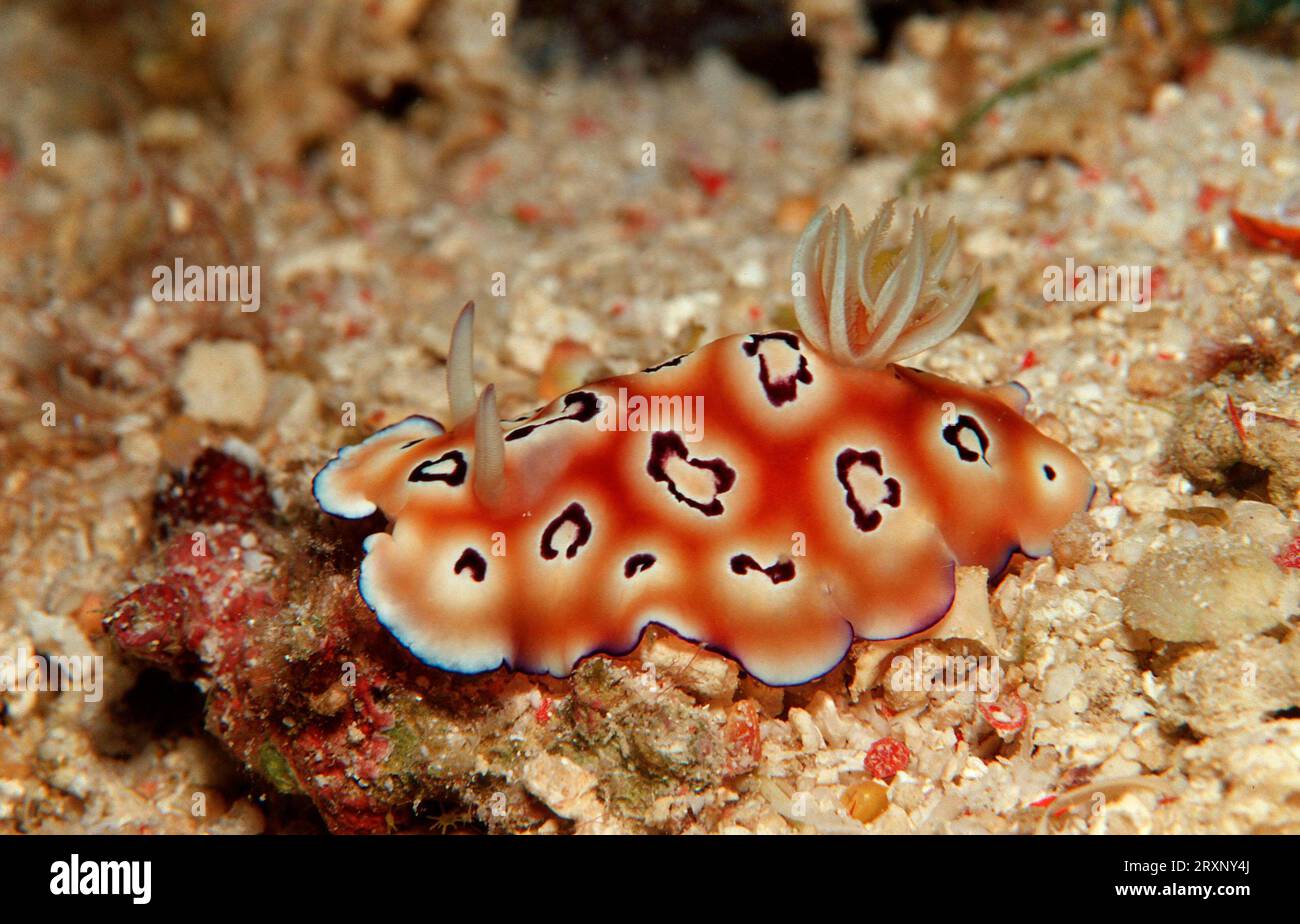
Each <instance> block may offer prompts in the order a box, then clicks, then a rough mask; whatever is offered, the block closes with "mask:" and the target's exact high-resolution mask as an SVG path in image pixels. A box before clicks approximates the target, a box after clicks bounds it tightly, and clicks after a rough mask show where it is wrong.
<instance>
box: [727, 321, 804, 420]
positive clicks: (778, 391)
mask: <svg viewBox="0 0 1300 924" xmlns="http://www.w3.org/2000/svg"><path fill="white" fill-rule="evenodd" d="M764 340H775V341H777V342H779V343H784V344H785V345H786V346H788V347H789V348H790V349H792V350H794V351H795V352H796V353H798V354H799V368H798V369H796V370H795V371H794V372H792V373H790V374H789V375H787V376H785V377H784V378H779V379H777V380H776V381H773V380H772V378H771V372H770V371H769V370H768V368H767V357H766V356H764V355H763V354H762V353H760V352H759V349H758V347H759V344H760V343H762V342H763V341H764ZM741 348H742V349H743V350H744V351H745V355H746V356H757V357H758V381H759V382H760V384H762V386H763V392H764V393H765V394H766V395H767V400H768V401H770V402H771V403H772V405H773V406H775V407H780V406H781V405H783V404H786V403H788V402H790V401H793V400H794V399H795V398H797V397H798V392H799V385H800V384H801V383H802V384H804V385H811V384H812V380H813V376H812V371H811V370H810V369H809V368H808V358H807V357H806V356H804V355H803V352H802V351H801V350H800V349H799V338H798V337H796V336H795V335H794V334H787V333H785V332H783V331H778V332H777V333H774V334H750V335H749V337H748V338H747V339H746V340H745V342H744V343H743V344H741Z"/></svg>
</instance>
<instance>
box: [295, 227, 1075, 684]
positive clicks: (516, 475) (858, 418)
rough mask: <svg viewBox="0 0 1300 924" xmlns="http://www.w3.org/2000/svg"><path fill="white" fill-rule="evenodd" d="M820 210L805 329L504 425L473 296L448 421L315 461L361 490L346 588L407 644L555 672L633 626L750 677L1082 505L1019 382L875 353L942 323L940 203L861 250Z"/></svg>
mask: <svg viewBox="0 0 1300 924" xmlns="http://www.w3.org/2000/svg"><path fill="white" fill-rule="evenodd" d="M890 218H891V208H890V207H889V206H888V205H887V206H886V207H885V208H883V209H882V210H881V211H880V213H879V215H878V216H877V217H876V219H875V220H874V221H873V222H872V223H871V225H870V226H869V227H868V228H867V229H866V230H865V231H864V232H859V231H858V230H857V229H855V227H854V225H853V222H852V219H851V217H850V216H849V214H848V212H847V210H846V209H844V208H842V207H841V208H840V209H838V210H836V211H835V212H834V213H829V212H827V210H825V209H823V210H822V211H821V212H819V213H818V214H817V215H816V216H814V218H813V220H812V221H811V222H810V224H809V226H808V228H807V229H806V230H805V231H804V234H803V237H802V238H801V240H800V242H799V245H798V247H797V249H796V251H795V255H794V263H793V277H792V278H793V282H794V287H795V288H794V292H795V308H796V313H797V316H798V319H799V325H800V328H801V331H802V333H794V332H789V331H767V332H761V333H753V334H747V335H738V336H731V337H724V338H722V339H720V340H716V341H714V342H712V343H710V344H708V345H706V346H703V347H701V348H700V349H698V350H696V351H694V352H693V353H690V354H687V355H684V356H678V357H675V358H672V359H669V360H667V361H666V362H663V363H660V364H659V365H657V366H654V367H652V368H650V369H646V370H645V371H643V372H639V373H636V374H633V375H624V376H618V377H615V378H611V379H607V380H604V381H601V382H596V383H593V384H590V385H586V386H583V387H581V388H578V389H575V390H573V391H570V392H568V393H567V394H564V395H562V396H561V397H559V398H557V399H556V400H555V401H552V402H551V403H550V404H548V405H547V406H546V407H544V408H542V409H541V410H540V411H538V412H537V413H535V414H533V415H531V416H529V417H527V418H524V419H519V420H515V421H509V422H506V424H505V426H504V427H503V426H502V423H501V421H500V420H499V418H498V416H497V408H496V396H495V391H494V388H493V387H492V386H488V387H487V388H486V389H484V390H483V392H482V393H481V394H478V395H477V396H476V393H475V388H474V383H473V378H472V371H471V361H472V337H473V334H472V325H473V314H474V312H473V306H472V304H471V305H467V306H466V308H465V310H464V311H462V313H461V316H460V318H459V320H458V321H457V323H456V327H455V329H454V331H453V334H452V347H451V351H450V355H449V360H448V372H447V375H448V390H449V392H450V398H451V418H452V424H453V425H452V426H451V428H450V429H444V428H443V427H442V426H441V425H440V424H439V423H438V422H437V421H435V420H432V419H430V418H427V417H418V416H417V417H409V418H407V419H405V420H403V421H401V422H400V423H396V424H393V425H392V426H390V427H387V428H385V429H383V430H380V431H379V432H377V433H375V434H373V435H372V436H370V437H369V438H368V439H366V440H364V441H363V442H361V443H359V444H357V445H355V446H349V447H346V448H344V449H342V450H340V451H339V453H338V455H337V456H336V457H335V458H334V459H333V460H332V461H330V462H329V464H327V465H326V466H325V467H324V468H323V469H322V470H321V471H320V473H319V474H318V475H317V476H316V478H315V481H314V483H313V489H314V493H315V496H316V499H317V501H318V502H319V504H320V506H321V507H322V508H323V509H324V510H325V511H326V512H328V513H330V514H334V515H336V516H340V517H348V518H360V517H366V516H369V515H371V514H373V513H374V512H375V511H376V510H379V511H382V512H383V514H384V515H385V516H386V517H387V518H388V520H389V522H390V528H389V530H388V531H387V532H379V533H375V534H374V535H371V536H369V537H368V538H367V539H366V540H365V552H366V555H365V558H364V560H363V562H362V565H361V576H360V590H361V594H362V596H363V597H364V598H365V600H366V602H367V603H368V604H369V605H370V607H371V608H372V609H373V610H374V612H375V614H376V615H377V617H378V618H379V620H380V621H381V622H382V623H383V624H384V625H385V626H387V627H388V629H389V630H391V631H392V633H393V634H394V635H395V636H396V637H397V638H398V639H399V640H400V641H401V642H402V644H404V645H405V646H406V647H407V648H408V649H409V650H410V651H411V652H412V653H413V654H414V655H415V656H416V657H417V658H419V659H420V660H422V661H424V662H425V663H427V664H430V665H434V666H437V667H440V668H444V669H446V670H450V671H459V672H466V673H469V672H480V671H487V670H492V669H494V668H498V667H501V666H508V667H511V668H514V669H517V670H522V671H529V672H539V673H540V672H545V673H549V674H553V675H556V676H562V675H566V674H568V673H569V672H570V671H571V670H572V668H573V666H574V664H575V663H576V662H577V661H579V660H580V659H582V658H583V657H586V656H588V655H591V654H594V653H597V652H605V653H610V654H622V653H626V652H628V651H630V650H631V649H632V648H634V647H635V646H636V644H637V642H638V640H639V639H640V637H641V635H642V633H643V631H644V630H645V628H646V627H647V626H648V625H649V624H650V623H658V624H660V625H663V626H665V627H667V628H669V629H671V630H672V631H674V632H676V633H678V634H680V635H682V636H684V637H685V638H687V639H692V640H695V641H697V642H699V643H701V644H703V645H707V646H709V647H710V648H714V649H717V650H719V651H722V652H724V653H726V654H728V655H729V656H731V657H734V658H735V659H737V660H738V661H739V662H740V663H741V664H742V665H743V666H744V667H745V669H746V670H748V671H749V672H750V673H751V674H753V675H754V676H755V677H756V678H758V679H759V680H761V681H763V682H766V683H769V684H795V683H802V682H805V681H808V680H810V679H813V678H816V677H818V676H820V675H821V674H824V673H825V672H827V671H828V670H830V669H831V668H833V667H835V666H836V664H838V663H839V661H840V660H841V659H842V658H843V657H844V655H845V653H846V652H847V650H848V648H849V645H850V644H851V643H852V641H853V639H854V638H855V637H858V638H866V639H894V638H901V637H905V636H909V635H913V634H915V633H918V632H920V631H922V630H924V629H926V628H928V627H930V626H931V625H933V624H934V623H936V622H937V621H938V620H939V619H941V618H942V617H943V616H944V614H945V613H946V612H947V610H948V609H949V606H950V605H951V603H952V599H953V593H954V586H955V582H954V574H955V569H956V567H957V566H958V565H983V566H984V567H986V568H988V569H989V572H990V573H991V574H997V573H999V572H1000V571H1002V570H1003V569H1004V568H1005V566H1006V563H1007V561H1008V560H1009V559H1010V557H1011V555H1012V554H1013V553H1014V552H1016V551H1017V550H1020V551H1023V552H1024V553H1025V554H1027V555H1031V556H1037V555H1042V554H1045V553H1046V552H1047V551H1048V548H1049V542H1050V537H1051V535H1052V533H1053V532H1054V531H1055V530H1056V529H1057V528H1059V527H1060V526H1062V525H1063V524H1064V523H1065V522H1066V521H1067V520H1068V519H1069V518H1070V517H1071V516H1072V515H1073V514H1074V513H1075V512H1076V511H1079V510H1083V509H1085V508H1086V507H1087V506H1088V504H1089V503H1090V501H1091V498H1092V495H1093V492H1094V488H1093V483H1092V479H1091V478H1090V476H1089V474H1088V471H1087V469H1086V468H1085V467H1084V465H1083V464H1082V463H1081V462H1080V461H1079V459H1078V458H1076V457H1075V455H1074V454H1073V453H1072V452H1070V450H1069V449H1067V448H1066V447H1065V446H1063V445H1061V444H1060V443H1057V442H1054V441H1053V440H1051V439H1048V438H1047V437H1045V436H1044V435H1042V434H1041V433H1039V432H1038V430H1036V429H1035V428H1034V427H1033V426H1032V425H1031V424H1030V423H1029V422H1027V421H1026V420H1025V418H1024V417H1023V416H1022V413H1023V411H1024V408H1025V405H1026V402H1027V401H1028V397H1029V396H1028V393H1027V392H1026V391H1025V389H1024V388H1022V387H1021V386H1019V385H1018V384H1016V383H1010V384H1007V385H1002V386H997V387H992V388H972V387H968V386H966V385H961V384H958V383H956V382H952V381H949V380H947V379H944V378H941V377H939V376H937V375H933V374H930V373H927V372H922V371H920V370H917V369H911V368H908V367H905V366H902V365H898V364H897V360H900V359H903V358H905V357H907V356H911V355H913V354H915V353H917V352H920V351H921V350H924V349H926V348H928V347H930V346H933V345H934V344H935V343H938V342H939V341H941V340H943V339H944V338H946V337H948V336H949V335H950V334H951V333H952V332H953V331H954V330H956V328H957V327H958V326H959V325H960V324H961V322H962V320H963V319H964V318H965V317H966V315H967V314H968V313H969V311H970V308H971V305H972V304H973V302H974V300H975V298H976V295H977V294H978V292H979V274H978V270H976V271H975V272H974V273H972V274H971V275H970V276H969V277H967V278H966V279H965V280H963V281H962V282H961V283H960V284H959V285H956V286H954V287H951V288H950V287H948V286H947V285H945V284H944V283H943V281H942V280H941V278H940V277H941V276H942V274H943V271H944V269H945V267H946V266H947V264H948V262H949V260H950V258H951V257H952V256H953V253H954V251H955V249H956V243H957V237H956V230H955V227H954V224H953V223H952V222H951V221H950V222H949V224H948V227H947V230H946V234H943V235H942V236H935V237H934V238H933V239H932V236H931V234H930V231H929V228H928V224H927V217H926V215H925V214H921V213H919V214H917V215H916V216H915V217H914V220H913V227H912V236H911V238H910V241H909V242H908V243H907V244H906V245H905V246H904V247H903V248H902V249H901V250H900V251H889V250H886V249H884V247H883V240H884V237H885V234H886V231H887V229H888V226H889V223H890Z"/></svg>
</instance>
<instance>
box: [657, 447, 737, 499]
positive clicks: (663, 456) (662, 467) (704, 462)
mask: <svg viewBox="0 0 1300 924" xmlns="http://www.w3.org/2000/svg"><path fill="white" fill-rule="evenodd" d="M670 456H677V457H678V458H679V459H682V460H684V461H685V462H686V463H687V464H688V465H692V466H694V467H695V468H699V469H704V470H705V471H707V472H712V473H713V500H711V501H709V502H708V503H707V504H701V503H700V502H699V501H697V500H694V499H693V498H690V497H687V496H686V495H685V494H683V493H682V492H681V491H679V490H677V483H676V482H674V481H673V479H672V476H670V475H669V474H668V468H667V465H668V458H669V457H670ZM646 471H647V472H649V473H650V477H651V478H653V479H654V480H655V481H662V482H664V483H665V484H666V485H667V486H668V493H670V494H671V495H672V496H673V497H675V498H677V499H678V500H679V501H681V502H682V503H683V504H687V505H689V506H691V507H694V508H695V509H696V510H698V511H700V513H702V514H704V515H705V516H706V517H716V516H718V515H719V514H720V513H722V511H723V507H722V501H721V499H720V498H721V496H722V495H723V494H726V493H727V492H728V491H730V490H731V487H732V485H734V484H735V483H736V472H735V470H734V469H732V468H731V466H729V465H728V464H727V463H726V462H724V461H723V460H722V459H692V458H691V457H690V453H689V452H688V451H687V449H686V444H685V443H684V442H682V438H681V436H680V435H678V434H677V433H674V432H673V431H671V430H668V431H661V432H659V433H656V434H655V435H654V436H652V437H651V438H650V461H649V462H648V463H647V464H646Z"/></svg>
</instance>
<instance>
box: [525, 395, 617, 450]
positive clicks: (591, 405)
mask: <svg viewBox="0 0 1300 924" xmlns="http://www.w3.org/2000/svg"><path fill="white" fill-rule="evenodd" d="M575 404H577V405H580V406H579V407H578V409H577V410H576V411H574V412H573V413H571V414H564V415H563V416H561V417H552V418H551V419H550V420H547V421H543V422H542V423H535V424H528V425H527V426H523V427H520V428H519V429H518V430H511V431H510V432H509V433H507V434H506V442H507V443H509V442H512V441H514V440H521V439H523V438H524V437H525V436H528V435H529V434H531V433H534V432H536V431H537V430H540V429H541V428H542V427H549V426H550V425H551V424H557V423H560V422H561V421H564V420H573V421H576V422H578V423H586V422H587V421H589V420H591V419H592V418H593V417H595V416H596V414H597V412H598V411H599V410H600V399H599V398H597V397H596V396H595V395H594V394H592V393H591V392H589V391H573V392H569V394H567V395H565V396H564V408H565V410H568V409H569V408H571V407H572V406H573V405H575Z"/></svg>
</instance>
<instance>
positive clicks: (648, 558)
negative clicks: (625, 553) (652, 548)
mask: <svg viewBox="0 0 1300 924" xmlns="http://www.w3.org/2000/svg"><path fill="white" fill-rule="evenodd" d="M654 563H655V557H654V556H653V555H651V554H650V553H649V552H637V553H636V554H635V555H633V556H631V557H630V558H628V560H627V561H625V562H623V577H625V578H630V577H633V576H634V575H637V574H640V573H641V572H642V571H649V570H650V567H651V566H652V565H653V564H654Z"/></svg>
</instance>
